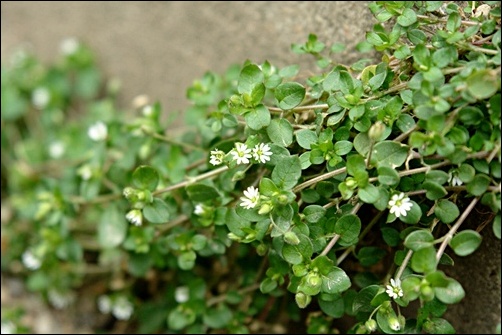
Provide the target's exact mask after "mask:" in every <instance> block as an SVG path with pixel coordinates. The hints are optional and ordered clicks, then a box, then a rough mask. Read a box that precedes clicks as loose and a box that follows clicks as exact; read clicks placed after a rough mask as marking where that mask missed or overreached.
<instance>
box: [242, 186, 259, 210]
mask: <svg viewBox="0 0 502 335" xmlns="http://www.w3.org/2000/svg"><path fill="white" fill-rule="evenodd" d="M244 195H245V197H241V200H242V202H241V206H242V207H244V208H246V209H251V208H254V207H255V206H256V205H257V204H258V202H259V201H260V192H259V191H258V189H257V188H255V187H254V186H249V187H248V188H247V189H246V190H245V191H244Z"/></svg>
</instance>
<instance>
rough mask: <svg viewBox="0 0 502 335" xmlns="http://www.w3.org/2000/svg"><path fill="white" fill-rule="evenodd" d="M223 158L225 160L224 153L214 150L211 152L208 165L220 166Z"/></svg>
mask: <svg viewBox="0 0 502 335" xmlns="http://www.w3.org/2000/svg"><path fill="white" fill-rule="evenodd" d="M224 158H225V153H224V152H223V151H221V150H218V149H217V148H215V149H214V150H212V151H211V157H210V160H209V163H211V164H213V165H220V164H221V163H223V159H224Z"/></svg>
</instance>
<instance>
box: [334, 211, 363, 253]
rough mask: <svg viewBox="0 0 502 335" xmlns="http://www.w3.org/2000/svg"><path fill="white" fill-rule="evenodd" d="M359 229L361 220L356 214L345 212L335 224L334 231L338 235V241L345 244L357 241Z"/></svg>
mask: <svg viewBox="0 0 502 335" xmlns="http://www.w3.org/2000/svg"><path fill="white" fill-rule="evenodd" d="M360 231H361V220H360V219H359V217H358V216H357V215H354V214H345V215H344V216H342V217H341V218H340V219H338V221H336V224H335V233H337V234H338V235H340V236H341V237H340V242H342V243H344V245H345V246H348V245H352V244H355V243H357V240H358V237H359V233H360Z"/></svg>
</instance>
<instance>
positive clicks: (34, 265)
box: [22, 250, 42, 270]
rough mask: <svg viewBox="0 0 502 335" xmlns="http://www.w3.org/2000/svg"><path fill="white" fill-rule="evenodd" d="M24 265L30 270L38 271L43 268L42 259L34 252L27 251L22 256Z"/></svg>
mask: <svg viewBox="0 0 502 335" xmlns="http://www.w3.org/2000/svg"><path fill="white" fill-rule="evenodd" d="M22 259H23V264H24V266H26V267H27V268H28V269H30V270H37V269H39V268H40V266H42V261H41V260H40V258H38V257H36V256H35V255H34V254H33V252H31V251H30V250H26V251H25V252H24V253H23V256H22Z"/></svg>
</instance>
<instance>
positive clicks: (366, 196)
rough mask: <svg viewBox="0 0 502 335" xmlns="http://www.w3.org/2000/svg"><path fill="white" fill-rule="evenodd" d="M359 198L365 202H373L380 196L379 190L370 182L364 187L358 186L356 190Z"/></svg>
mask: <svg viewBox="0 0 502 335" xmlns="http://www.w3.org/2000/svg"><path fill="white" fill-rule="evenodd" d="M357 195H358V196H359V199H361V201H362V202H365V203H367V204H373V203H375V202H377V201H378V199H379V198H380V192H379V190H378V188H377V187H376V186H374V185H372V184H368V185H366V186H365V187H364V188H360V189H359V191H358V192H357Z"/></svg>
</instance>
